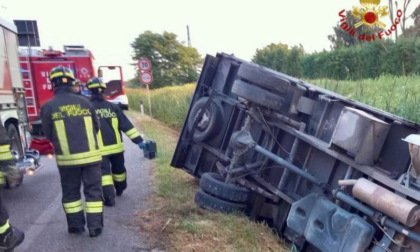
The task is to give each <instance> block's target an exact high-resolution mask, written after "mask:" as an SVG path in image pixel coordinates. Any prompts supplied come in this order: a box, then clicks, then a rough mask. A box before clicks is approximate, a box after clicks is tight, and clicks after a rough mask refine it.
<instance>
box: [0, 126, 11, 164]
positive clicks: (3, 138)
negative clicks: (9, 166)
mask: <svg viewBox="0 0 420 252" xmlns="http://www.w3.org/2000/svg"><path fill="white" fill-rule="evenodd" d="M12 160H13V156H12V154H11V153H10V142H9V136H8V134H7V130H6V128H5V127H4V126H3V123H2V121H1V120H0V164H1V165H4V164H6V163H9V162H10V161H12Z"/></svg>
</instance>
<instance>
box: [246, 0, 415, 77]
mask: <svg viewBox="0 0 420 252" xmlns="http://www.w3.org/2000/svg"><path fill="white" fill-rule="evenodd" d="M408 4H409V1H407V0H406V1H405V2H404V9H406V8H407V7H406V6H407V5H408ZM346 17H347V20H346V21H347V24H349V25H350V26H354V24H355V23H356V22H357V19H355V17H354V16H353V15H352V14H351V12H350V11H349V12H347V15H346ZM392 18H393V17H392ZM408 18H412V19H413V21H414V24H413V25H412V26H410V27H406V22H405V21H406V20H407V19H408ZM401 20H403V21H404V22H401V24H400V30H401V31H400V35H399V36H398V35H397V32H394V35H395V39H393V40H391V39H390V38H382V39H379V38H378V34H379V33H380V32H382V34H383V33H384V30H383V29H378V28H377V27H374V28H369V27H366V26H360V27H359V28H357V29H356V30H357V34H365V35H366V36H372V35H376V39H375V41H362V40H360V39H359V38H358V36H352V34H349V33H348V32H346V31H344V30H343V29H342V27H340V24H337V25H336V26H335V27H333V31H334V34H332V35H329V36H328V39H329V40H330V42H331V51H326V50H324V51H322V52H315V53H312V54H307V53H305V50H304V48H303V46H302V45H299V46H293V47H288V46H287V45H285V44H282V43H279V44H270V45H267V46H266V47H264V48H262V49H257V51H256V53H255V55H254V57H253V59H252V61H253V62H255V63H257V64H261V65H263V66H266V67H269V68H272V69H274V70H277V71H280V72H283V73H286V74H288V75H291V76H295V77H299V78H309V79H317V78H331V79H338V80H344V79H350V80H355V79H365V78H376V77H378V76H380V75H382V74H391V75H396V76H401V75H413V74H420V5H419V6H418V7H417V8H416V9H415V11H414V12H413V13H412V14H411V15H407V16H406V15H404V16H403V17H402V18H401Z"/></svg>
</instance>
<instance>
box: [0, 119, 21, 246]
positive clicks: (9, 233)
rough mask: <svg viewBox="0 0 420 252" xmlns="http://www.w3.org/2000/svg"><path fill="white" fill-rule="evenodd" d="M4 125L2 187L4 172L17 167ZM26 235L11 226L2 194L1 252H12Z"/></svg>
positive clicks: (1, 131)
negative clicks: (8, 168) (11, 167)
mask: <svg viewBox="0 0 420 252" xmlns="http://www.w3.org/2000/svg"><path fill="white" fill-rule="evenodd" d="M9 141H10V140H9V137H8V134H7V131H6V128H5V127H4V126H3V123H2V122H1V120H0V187H3V186H4V185H5V184H6V176H5V174H4V171H5V170H6V169H7V167H8V166H15V165H16V162H15V160H14V158H13V156H12V154H11V153H10V142H9ZM24 238H25V235H24V234H23V232H22V231H20V230H19V229H17V228H15V227H12V226H11V225H10V224H9V214H8V213H7V210H6V209H5V208H4V205H3V197H2V195H1V192H0V250H1V251H3V250H4V251H12V250H13V248H15V247H16V246H18V245H19V244H20V243H22V241H23V239H24Z"/></svg>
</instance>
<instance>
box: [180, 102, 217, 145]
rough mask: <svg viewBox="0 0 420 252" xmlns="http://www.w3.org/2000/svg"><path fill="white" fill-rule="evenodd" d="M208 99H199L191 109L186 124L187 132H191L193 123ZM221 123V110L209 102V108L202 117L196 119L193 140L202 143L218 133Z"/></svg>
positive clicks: (215, 104)
mask: <svg viewBox="0 0 420 252" xmlns="http://www.w3.org/2000/svg"><path fill="white" fill-rule="evenodd" d="M208 99H209V98H208V97H202V98H200V99H199V100H198V101H197V102H196V103H195V104H194V105H193V107H192V108H191V113H190V116H189V119H188V122H187V126H188V130H189V131H192V130H193V127H194V122H195V120H197V117H198V115H199V114H200V112H201V111H202V109H203V108H204V106H205V105H206V103H207V101H208ZM222 121H223V114H222V109H221V108H220V107H219V105H218V104H217V103H216V102H215V101H211V102H210V104H209V106H208V107H207V108H205V111H204V113H203V116H202V117H201V118H199V119H198V123H197V126H196V128H195V129H194V135H193V138H194V140H196V141H203V140H205V139H207V138H209V137H212V136H214V135H216V134H217V133H219V131H220V128H221V122H222Z"/></svg>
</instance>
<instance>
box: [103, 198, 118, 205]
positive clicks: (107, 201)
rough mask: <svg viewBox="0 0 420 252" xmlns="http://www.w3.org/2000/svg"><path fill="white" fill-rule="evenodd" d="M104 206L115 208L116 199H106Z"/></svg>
mask: <svg viewBox="0 0 420 252" xmlns="http://www.w3.org/2000/svg"><path fill="white" fill-rule="evenodd" d="M104 205H105V206H114V205H115V199H114V197H104Z"/></svg>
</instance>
